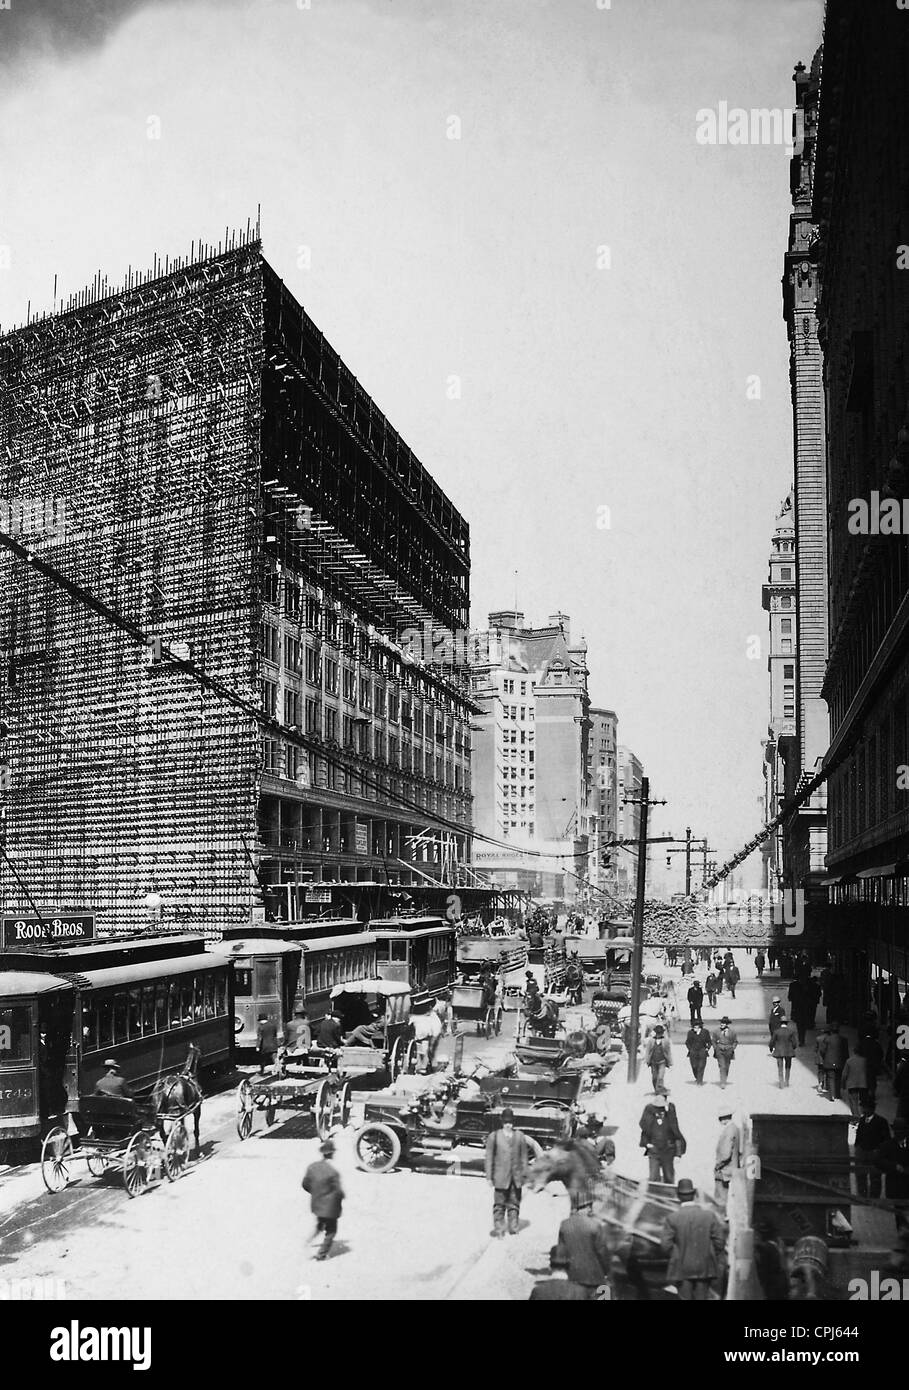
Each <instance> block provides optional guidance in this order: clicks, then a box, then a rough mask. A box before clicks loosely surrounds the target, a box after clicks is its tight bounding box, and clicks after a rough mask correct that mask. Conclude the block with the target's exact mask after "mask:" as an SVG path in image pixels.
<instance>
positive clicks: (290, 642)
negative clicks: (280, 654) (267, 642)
mask: <svg viewBox="0 0 909 1390" xmlns="http://www.w3.org/2000/svg"><path fill="white" fill-rule="evenodd" d="M284 665H285V666H286V668H287V670H288V671H294V672H297V671H299V670H300V643H299V642H298V640H297V638H296V637H288V636H286V635H285V637H284Z"/></svg>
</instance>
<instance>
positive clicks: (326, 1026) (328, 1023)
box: [316, 1013, 341, 1051]
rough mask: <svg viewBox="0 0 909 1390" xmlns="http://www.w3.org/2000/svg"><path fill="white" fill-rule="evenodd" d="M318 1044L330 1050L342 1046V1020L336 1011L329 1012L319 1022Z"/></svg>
mask: <svg viewBox="0 0 909 1390" xmlns="http://www.w3.org/2000/svg"><path fill="white" fill-rule="evenodd" d="M316 1046H317V1047H324V1048H327V1049H328V1050H329V1051H330V1050H331V1049H333V1048H336V1047H340V1046H341V1020H340V1019H339V1018H338V1017H337V1015H336V1014H334V1013H327V1014H326V1015H325V1017H324V1018H323V1020H322V1022H321V1023H320V1024H319V1032H318V1036H317V1038H316Z"/></svg>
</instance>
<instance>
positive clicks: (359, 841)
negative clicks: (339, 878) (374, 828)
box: [355, 820, 369, 854]
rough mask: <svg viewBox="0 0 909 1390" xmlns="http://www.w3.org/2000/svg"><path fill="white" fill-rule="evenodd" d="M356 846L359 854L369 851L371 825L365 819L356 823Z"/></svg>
mask: <svg viewBox="0 0 909 1390" xmlns="http://www.w3.org/2000/svg"><path fill="white" fill-rule="evenodd" d="M355 835H356V848H357V854H368V853H369V827H368V826H367V825H364V823H363V821H359V820H358V821H357V825H356V831H355Z"/></svg>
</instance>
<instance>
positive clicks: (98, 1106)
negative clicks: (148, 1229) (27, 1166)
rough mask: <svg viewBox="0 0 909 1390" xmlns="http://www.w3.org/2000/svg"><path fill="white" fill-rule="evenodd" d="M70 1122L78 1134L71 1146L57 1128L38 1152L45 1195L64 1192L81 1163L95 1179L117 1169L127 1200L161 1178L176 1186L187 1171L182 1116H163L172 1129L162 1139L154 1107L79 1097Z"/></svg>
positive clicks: (160, 1120)
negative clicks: (46, 1191)
mask: <svg viewBox="0 0 909 1390" xmlns="http://www.w3.org/2000/svg"><path fill="white" fill-rule="evenodd" d="M189 1113H190V1112H189V1111H187V1112H185V1114H186V1115H188V1114H189ZM74 1118H75V1120H76V1124H77V1127H78V1129H79V1131H80V1132H79V1134H78V1135H77V1136H76V1137H75V1142H74V1141H73V1138H71V1137H70V1135H69V1134H68V1133H67V1131H66V1130H65V1129H63V1128H62V1127H61V1126H59V1125H58V1126H57V1127H56V1128H54V1129H52V1130H50V1132H49V1133H48V1134H47V1136H46V1138H45V1140H44V1143H43V1144H42V1146H41V1176H42V1178H43V1179H44V1186H45V1187H46V1188H47V1190H48V1192H62V1191H63V1189H64V1188H65V1187H67V1186H68V1184H69V1181H70V1176H71V1174H72V1170H73V1168H74V1166H75V1164H76V1163H77V1162H79V1161H80V1160H81V1161H84V1162H85V1165H86V1167H87V1168H88V1171H89V1172H90V1173H91V1175H92V1177H95V1178H101V1177H103V1176H104V1174H105V1173H107V1172H110V1171H113V1170H114V1169H117V1168H119V1170H120V1173H121V1175H122V1177H123V1185H124V1187H125V1188H126V1191H127V1194H128V1195H129V1196H130V1197H138V1196H140V1194H141V1193H143V1192H145V1190H146V1189H147V1188H148V1187H149V1186H150V1185H151V1184H152V1183H157V1182H160V1181H161V1178H162V1177H166V1178H167V1179H168V1181H169V1182H176V1180H177V1178H179V1177H180V1176H181V1175H182V1173H183V1172H184V1171H185V1169H186V1165H187V1163H188V1161H189V1137H188V1135H187V1133H186V1130H185V1128H184V1126H183V1119H184V1118H185V1115H169V1116H167V1119H169V1120H172V1121H173V1123H171V1125H170V1128H169V1131H168V1132H167V1134H166V1136H165V1134H164V1132H163V1131H164V1123H163V1121H164V1118H165V1117H164V1116H163V1115H162V1114H161V1113H160V1112H159V1111H158V1110H157V1108H156V1106H155V1105H154V1104H152V1103H149V1104H146V1103H143V1102H140V1101H136V1100H128V1099H127V1098H126V1097H123V1096H80V1097H79V1109H78V1111H77V1112H76V1115H75V1117H74ZM83 1131H84V1132H83Z"/></svg>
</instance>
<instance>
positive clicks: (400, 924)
mask: <svg viewBox="0 0 909 1390" xmlns="http://www.w3.org/2000/svg"><path fill="white" fill-rule="evenodd" d="M429 926H434V927H435V928H436V930H438V929H439V927H444V928H446V929H447V930H448V931H451V930H453V924H452V923H451V922H449V921H447V920H446V919H445V918H444V917H437V916H436V915H435V914H434V913H426V914H425V915H423V916H420V917H376V918H373V920H372V921H371V922H370V924H369V930H370V931H376V930H377V929H378V928H381V929H382V930H383V931H406V932H409V931H412V930H413V929H414V928H415V927H429Z"/></svg>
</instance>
